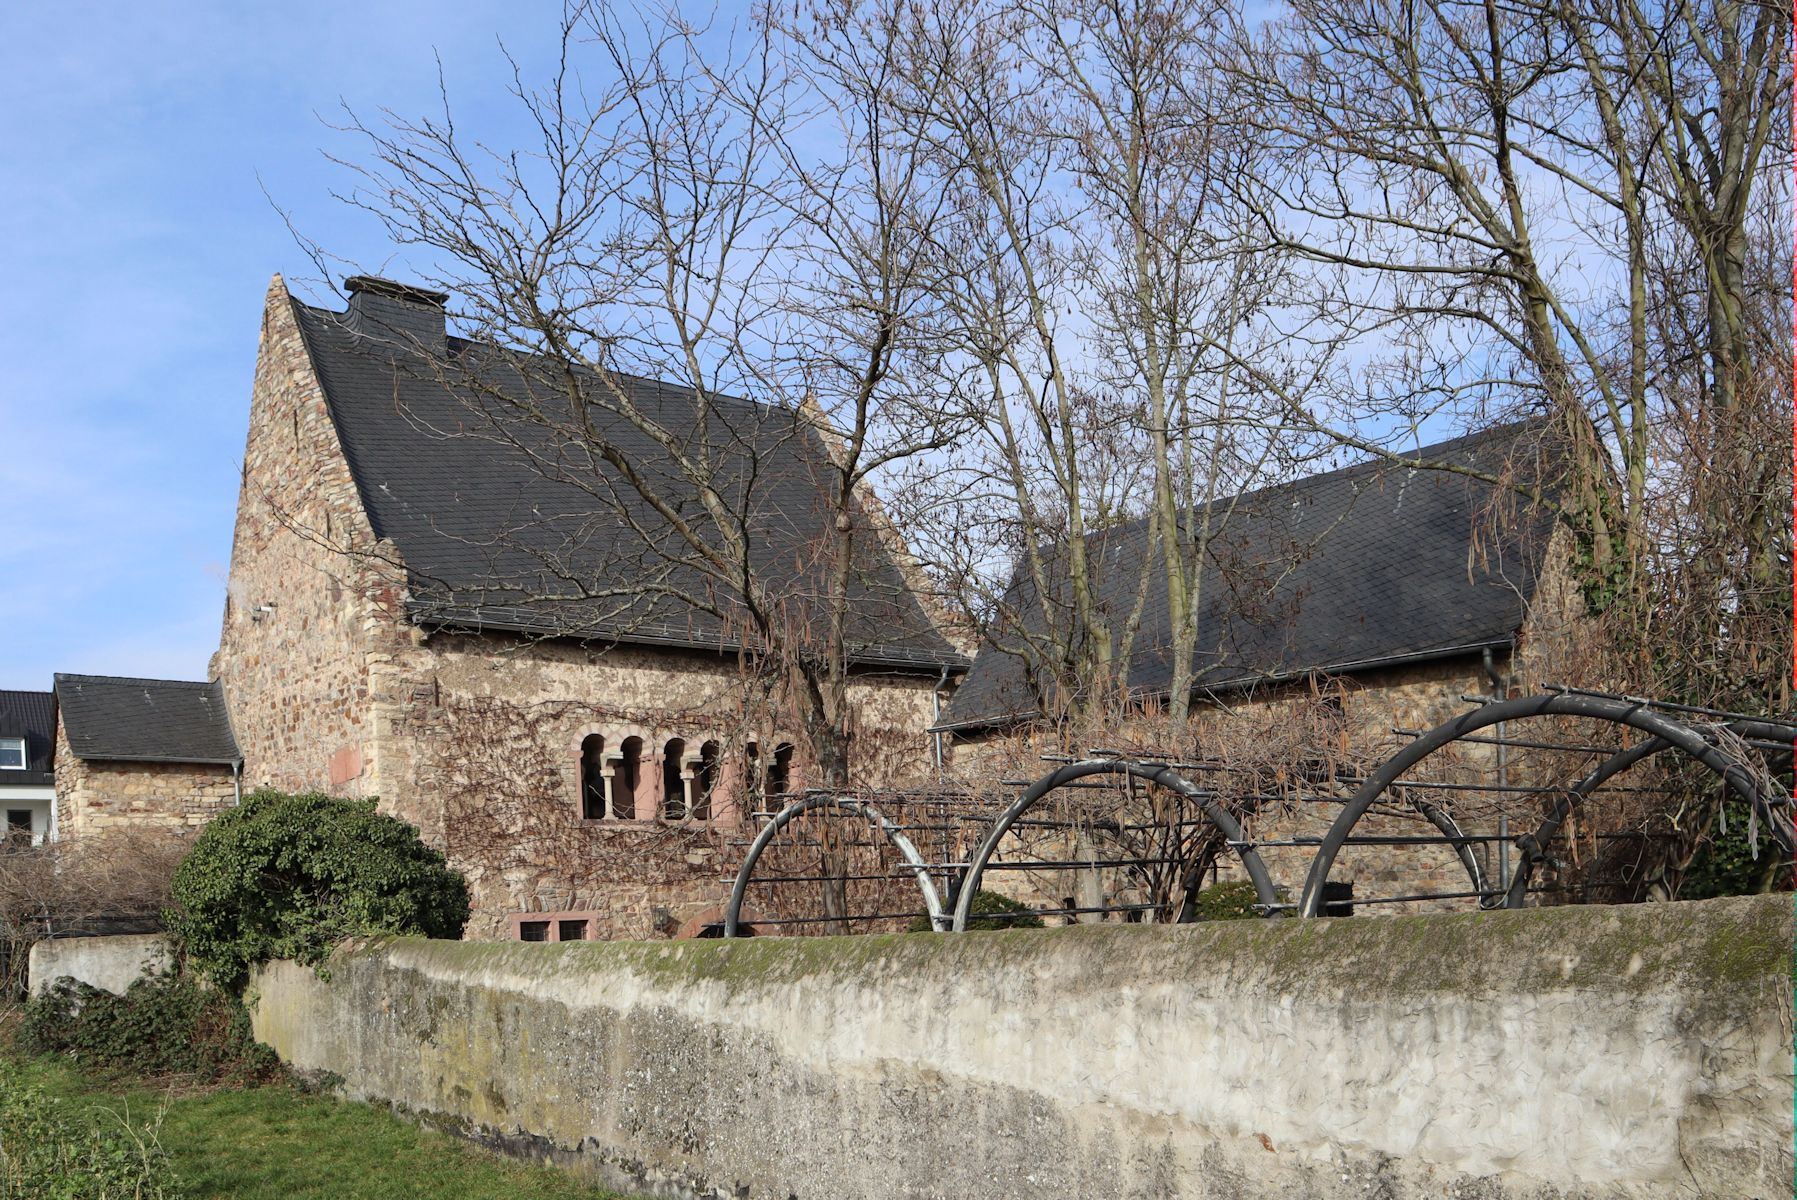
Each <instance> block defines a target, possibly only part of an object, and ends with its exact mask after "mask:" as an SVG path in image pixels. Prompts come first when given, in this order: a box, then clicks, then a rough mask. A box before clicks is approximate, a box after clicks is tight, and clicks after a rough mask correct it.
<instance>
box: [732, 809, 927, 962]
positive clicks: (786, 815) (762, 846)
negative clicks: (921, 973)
mask: <svg viewBox="0 0 1797 1200" xmlns="http://www.w3.org/2000/svg"><path fill="white" fill-rule="evenodd" d="M823 809H835V810H838V811H840V812H845V813H849V814H851V815H853V816H858V817H862V818H865V819H866V820H867V822H868V824H869V825H870V826H871V827H872V828H873V829H874V830H876V831H878V832H879V833H880V834H882V835H883V836H884V837H885V838H886V840H887V841H888V842H890V843H891V845H892V847H893V848H894V849H895V850H897V851H898V852H899V854H900V856H901V857H903V858H904V860H905V864H906V866H907V868H909V870H910V871H911V873H912V875H913V876H914V877H915V878H916V880H917V888H918V891H919V892H921V893H922V894H923V904H924V912H925V914H926V915H928V917H929V918H930V925H931V927H932V928H934V929H942V928H945V922H946V917H945V915H944V913H943V910H942V899H941V896H940V894H939V893H938V892H937V890H936V882H935V880H933V879H932V878H930V867H929V864H928V863H926V862H925V861H924V859H923V856H922V855H920V854H919V853H918V852H917V847H916V846H915V845H914V844H913V843H912V841H911V839H910V838H908V837H906V836H905V832H904V830H903V829H901V828H900V827H899V826H898V825H897V824H896V823H895V822H893V821H891V820H888V819H887V817H886V815H885V814H884V813H882V812H881V811H880V809H879V808H878V807H877V806H876V805H874V804H872V803H870V802H868V801H866V800H860V799H855V798H852V797H849V796H839V795H836V794H834V793H831V792H812V793H807V794H806V795H804V796H802V797H800V798H799V799H798V800H795V801H793V802H792V803H791V804H788V805H787V806H786V807H784V808H782V809H781V810H780V811H779V812H777V813H775V814H774V816H773V819H772V820H770V821H769V822H768V823H767V824H766V825H764V826H762V828H761V831H760V832H759V833H757V834H756V835H755V839H754V840H753V841H751V842H750V843H749V849H748V853H747V854H745V855H744V857H743V864H742V866H741V867H740V868H739V869H738V870H737V873H736V883H735V885H734V886H732V887H731V889H730V904H729V906H728V907H727V908H725V910H724V936H725V937H727V938H733V937H735V936H736V935H737V927H738V925H739V923H740V921H741V917H742V905H743V897H744V896H745V895H746V894H747V893H748V889H749V883H750V881H751V880H752V879H753V877H754V874H755V864H756V863H757V862H759V861H760V860H761V856H762V854H763V853H764V852H765V851H766V850H767V848H768V846H769V844H770V843H772V842H773V840H774V839H775V838H776V837H778V836H779V834H780V831H781V830H782V829H784V828H786V826H787V825H789V824H791V823H792V821H793V820H794V819H796V818H798V817H801V816H803V815H804V814H806V813H809V812H816V811H819V810H823Z"/></svg>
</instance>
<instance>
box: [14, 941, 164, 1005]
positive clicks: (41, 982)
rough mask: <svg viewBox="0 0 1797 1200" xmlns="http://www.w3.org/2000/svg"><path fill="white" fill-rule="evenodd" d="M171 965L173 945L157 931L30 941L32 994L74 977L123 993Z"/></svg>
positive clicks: (95, 985) (39, 994)
mask: <svg viewBox="0 0 1797 1200" xmlns="http://www.w3.org/2000/svg"><path fill="white" fill-rule="evenodd" d="M174 965H175V952H174V948H173V947H172V946H171V945H170V944H169V940H168V938H167V937H166V936H165V935H163V934H160V933H133V934H120V935H117V936H113V937H86V938H46V939H44V940H43V941H41V942H33V943H32V944H31V958H30V973H31V994H32V995H33V996H41V995H43V994H44V993H45V992H47V991H49V990H50V987H51V985H52V984H54V983H55V982H56V981H57V980H59V979H74V980H78V981H79V982H81V983H85V984H89V985H91V986H93V987H97V988H100V989H101V990H103V991H108V992H111V993H112V994H113V995H115V996H122V995H124V994H125V991H126V989H128V988H129V987H130V986H131V985H132V984H134V983H136V982H137V981H138V980H139V979H142V978H143V977H144V976H146V975H153V974H155V973H157V972H160V971H167V970H170V969H171V968H173V967H174Z"/></svg>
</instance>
